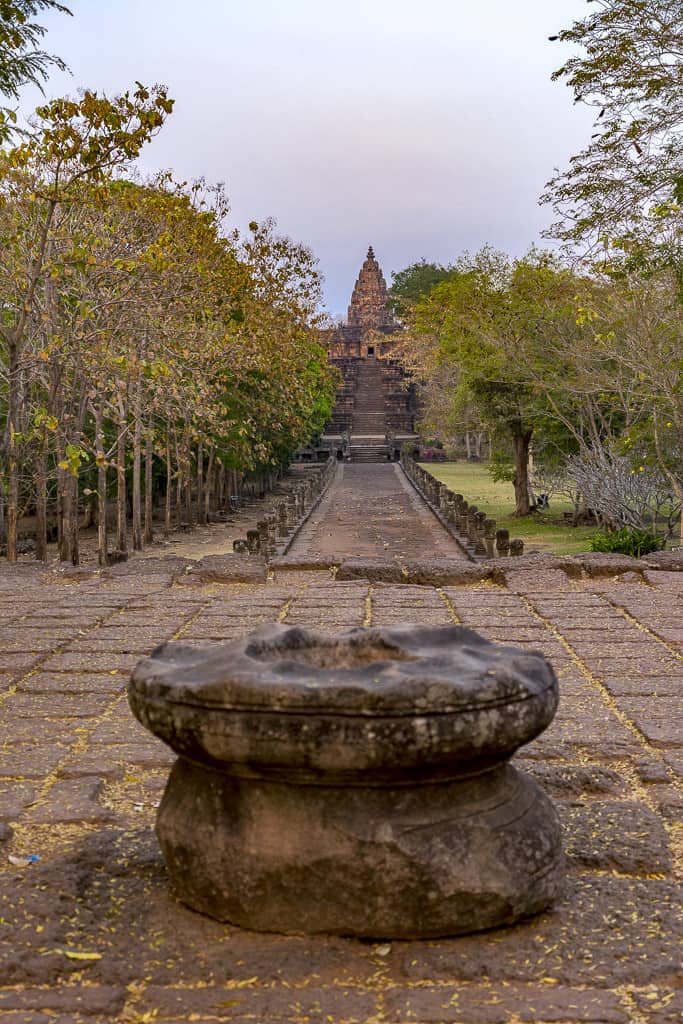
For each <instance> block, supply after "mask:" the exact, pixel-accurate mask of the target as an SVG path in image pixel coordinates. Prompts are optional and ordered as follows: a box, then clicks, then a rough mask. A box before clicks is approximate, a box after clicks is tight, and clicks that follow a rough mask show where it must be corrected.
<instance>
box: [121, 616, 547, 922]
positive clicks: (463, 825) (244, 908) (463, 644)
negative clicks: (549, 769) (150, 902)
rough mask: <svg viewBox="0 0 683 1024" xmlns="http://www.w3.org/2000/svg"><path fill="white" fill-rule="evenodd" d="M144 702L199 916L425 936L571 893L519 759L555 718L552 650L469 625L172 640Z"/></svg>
mask: <svg viewBox="0 0 683 1024" xmlns="http://www.w3.org/2000/svg"><path fill="white" fill-rule="evenodd" d="M129 700H130V705H131V708H132V710H133V712H134V714H135V715H136V717H137V718H138V719H139V720H140V722H141V723H142V724H143V725H144V726H146V727H147V728H148V729H149V730H150V731H151V732H153V733H154V734H155V735H156V736H158V737H160V738H161V739H162V740H164V742H166V743H167V744H168V745H169V746H170V747H172V749H173V750H174V751H175V752H176V753H177V754H178V760H177V761H176V763H175V765H174V767H173V769H172V771H171V775H170V778H169V781H168V785H167V787H166V791H165V794H164V797H163V800H162V802H161V806H160V808H159V813H158V819H157V835H158V838H159V842H160V844H161V848H162V851H163V855H164V858H165V861H166V865H167V868H168V872H169V874H170V876H171V879H172V883H173V886H174V888H175V891H176V893H177V895H178V896H179V898H180V899H181V900H182V901H183V902H184V903H186V904H188V905H189V906H190V907H192V908H194V909H195V910H198V911H200V912H202V913H205V914H208V915H210V916H211V917H214V918H218V919H219V920H221V921H230V922H233V923H234V924H236V925H239V926H241V927H244V928H251V929H256V930H259V931H272V932H284V933H309V934H310V933H332V934H339V935H355V936H366V937H370V938H397V939H401V938H405V939H408V938H425V939H427V938H436V937H438V936H446V935H457V934H458V933H462V932H471V931H477V930H479V929H483V928H492V927H494V926H497V925H505V924H510V923H511V922H513V921H516V920H517V919H518V918H520V917H523V916H526V915H528V914H532V913H535V912H536V911H540V910H542V909H543V908H544V907H546V906H548V904H549V903H551V901H552V900H553V898H554V897H555V895H556V893H557V891H558V887H559V885H560V882H561V876H562V868H563V858H562V850H561V844H560V829H559V824H558V819H557V815H556V813H555V809H554V807H553V805H552V803H551V802H550V800H549V799H548V798H547V797H546V796H545V794H544V793H543V791H542V790H541V789H540V788H539V787H538V786H537V785H536V784H535V783H534V782H533V781H532V780H531V779H529V778H527V777H526V776H524V775H523V774H521V773H520V772H519V771H517V770H516V769H515V768H514V767H513V766H512V765H511V764H510V763H509V758H510V757H511V755H512V754H513V753H514V751H515V750H516V749H517V748H518V747H519V746H521V745H522V744H524V743H527V742H528V741H529V740H531V739H532V738H533V737H534V736H536V735H538V734H539V733H540V732H542V731H543V729H545V728H546V726H547V725H548V724H549V723H550V721H551V720H552V718H553V716H554V714H555V711H556V708H557V702H558V689H557V681H556V678H555V675H554V672H553V670H552V668H551V666H550V664H549V663H548V662H547V661H546V659H545V658H544V657H543V655H542V654H540V653H539V652H529V651H524V650H521V649H518V648H514V647H506V646H502V645H499V644H492V643H490V642H489V641H487V640H484V639H483V638H482V637H480V636H478V635H477V634H476V633H474V632H472V631H471V630H468V629H465V628H464V627H461V626H444V627H427V626H425V627H422V626H396V627H392V628H386V629H384V628H376V629H375V628H373V629H354V630H351V631H349V632H346V633H342V634H340V635H338V636H336V637H334V636H333V637H330V636H325V635H323V634H320V633H317V632H313V631H309V630H305V629H301V628H297V627H289V626H276V625H268V626H264V627H262V628H261V629H259V630H257V631H256V632H255V633H253V634H252V635H251V636H250V637H247V638H246V639H244V640H239V641H231V642H225V643H220V644H216V645H213V646H210V647H201V648H197V647H190V646H187V645H184V644H182V643H167V644H165V645H164V646H162V647H160V648H158V649H157V650H156V651H155V652H154V654H153V655H152V656H151V658H148V659H146V660H145V661H143V662H141V663H140V664H139V665H138V666H137V668H136V669H135V671H134V673H133V676H132V679H131V682H130V686H129Z"/></svg>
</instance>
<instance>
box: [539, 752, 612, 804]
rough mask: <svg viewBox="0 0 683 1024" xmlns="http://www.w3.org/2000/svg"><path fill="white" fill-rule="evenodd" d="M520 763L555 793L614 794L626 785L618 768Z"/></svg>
mask: <svg viewBox="0 0 683 1024" xmlns="http://www.w3.org/2000/svg"><path fill="white" fill-rule="evenodd" d="M523 767H524V771H525V772H527V773H528V774H529V775H531V777H532V778H533V779H535V780H536V782H538V783H540V785H541V786H542V787H543V789H545V790H546V792H547V793H549V794H550V795H551V796H554V797H564V798H566V797H569V796H581V795H584V794H585V795H589V794H590V795H595V794H598V795H604V794H610V795H614V794H618V793H623V792H624V790H625V789H626V786H625V783H624V780H623V779H622V778H621V776H619V775H618V774H617V772H615V771H612V770H611V769H609V768H604V767H603V766H602V765H599V764H594V765H585V766H584V765H571V764H543V763H540V764H539V763H536V764H533V763H526V761H524V764H523Z"/></svg>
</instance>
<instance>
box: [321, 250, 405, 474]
mask: <svg viewBox="0 0 683 1024" xmlns="http://www.w3.org/2000/svg"><path fill="white" fill-rule="evenodd" d="M401 330H402V326H401V324H400V323H399V321H398V320H396V318H395V317H394V316H393V314H392V312H391V310H390V308H389V296H388V293H387V285H386V281H385V280H384V275H383V273H382V270H381V268H380V265H379V263H378V262H377V259H376V258H375V254H374V252H373V250H372V246H370V248H369V249H368V254H367V256H366V258H365V261H364V263H363V266H362V267H361V269H360V273H359V274H358V278H357V280H356V283H355V285H354V288H353V292H352V294H351V302H350V304H349V308H348V314H347V319H346V323H343V324H340V325H339V326H338V327H336V328H335V329H334V330H332V331H330V332H328V333H327V334H326V336H325V337H324V339H323V341H324V344H325V345H326V347H327V352H328V359H329V361H330V362H331V363H333V364H334V365H335V366H336V367H337V368H338V369H339V371H340V373H341V375H342V384H341V386H340V388H339V391H338V392H337V399H336V403H335V407H334V410H333V413H332V419H331V420H330V422H329V423H328V425H327V428H326V430H325V437H324V440H325V442H326V443H327V444H330V445H331V446H334V447H335V448H336V449H337V451H338V452H340V453H342V454H343V456H344V457H346V458H350V459H351V460H352V461H354V462H376V461H384V460H386V459H388V458H394V457H396V455H397V453H398V451H399V450H400V446H401V444H403V443H404V442H406V441H410V440H413V439H414V438H415V434H414V416H415V410H414V403H415V399H414V386H413V385H412V384H411V383H410V381H409V380H408V378H407V376H406V373H405V371H404V370H403V368H402V367H401V365H400V363H399V362H398V360H397V359H395V358H393V357H392V352H393V351H394V350H395V348H396V342H397V340H398V335H399V333H400V332H401Z"/></svg>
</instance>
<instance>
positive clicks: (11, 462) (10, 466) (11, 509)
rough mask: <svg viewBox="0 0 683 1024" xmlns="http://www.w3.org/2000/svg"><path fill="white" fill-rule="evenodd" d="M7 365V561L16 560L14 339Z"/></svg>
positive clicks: (16, 364)
mask: <svg viewBox="0 0 683 1024" xmlns="http://www.w3.org/2000/svg"><path fill="white" fill-rule="evenodd" d="M8 354H9V366H8V368H7V369H8V375H7V376H8V387H9V396H8V405H9V408H8V413H7V433H8V451H7V561H8V562H16V560H17V525H18V520H19V456H18V452H17V433H18V432H19V410H20V402H21V398H20V394H19V392H20V381H19V349H18V345H17V342H16V341H15V340H14V339H11V340H10V344H9V353H8Z"/></svg>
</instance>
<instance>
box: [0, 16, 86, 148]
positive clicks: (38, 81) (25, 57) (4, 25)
mask: <svg viewBox="0 0 683 1024" xmlns="http://www.w3.org/2000/svg"><path fill="white" fill-rule="evenodd" d="M48 10H54V11H60V12H61V13H62V14H71V11H70V10H69V8H68V7H65V6H64V4H61V3H58V2H57V0H2V2H0V96H6V97H7V98H9V99H17V98H18V96H19V90H20V89H21V87H22V86H23V85H27V84H28V83H31V84H33V85H37V86H39V87H40V86H41V85H42V83H43V82H44V81H45V80H46V79H47V76H48V74H49V71H50V69H51V68H53V67H57V68H59V69H60V70H62V71H63V70H64V69H65V68H66V65H65V64H64V61H63V60H61V58H60V57H56V56H53V55H52V54H49V53H46V52H45V50H42V49H40V41H41V39H42V37H43V36H44V35H45V31H46V30H45V28H44V27H43V26H42V25H40V24H38V23H37V22H36V21H34V20H33V19H34V18H35V17H36V15H38V14H40V13H41V12H42V11H48ZM13 120H14V114H13V111H12V110H11V109H10V108H8V107H2V106H0V139H2V138H3V137H6V135H7V131H8V129H9V125H10V123H11V122H12V121H13Z"/></svg>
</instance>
